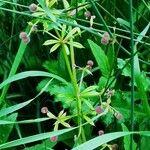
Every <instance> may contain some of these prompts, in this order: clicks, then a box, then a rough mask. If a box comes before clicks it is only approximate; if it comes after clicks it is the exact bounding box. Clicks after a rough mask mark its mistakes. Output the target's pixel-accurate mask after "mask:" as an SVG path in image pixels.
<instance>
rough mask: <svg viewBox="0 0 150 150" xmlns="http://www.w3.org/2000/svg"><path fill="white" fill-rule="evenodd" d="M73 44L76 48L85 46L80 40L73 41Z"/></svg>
mask: <svg viewBox="0 0 150 150" xmlns="http://www.w3.org/2000/svg"><path fill="white" fill-rule="evenodd" d="M72 45H73V46H74V47H76V48H84V46H83V45H82V44H80V43H79V42H73V43H72Z"/></svg>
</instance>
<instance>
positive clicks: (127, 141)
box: [121, 123, 137, 150]
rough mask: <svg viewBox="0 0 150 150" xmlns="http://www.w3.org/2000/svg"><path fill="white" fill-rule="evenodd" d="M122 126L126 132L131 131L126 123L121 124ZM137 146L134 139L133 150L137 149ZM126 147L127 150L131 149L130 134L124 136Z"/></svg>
mask: <svg viewBox="0 0 150 150" xmlns="http://www.w3.org/2000/svg"><path fill="white" fill-rule="evenodd" d="M121 126H122V130H123V131H124V132H129V130H128V128H127V127H126V126H125V124H123V123H122V124H121ZM136 147H137V144H136V143H135V142H134V140H133V150H135V149H136ZM124 148H125V150H129V149H130V136H125V137H124Z"/></svg>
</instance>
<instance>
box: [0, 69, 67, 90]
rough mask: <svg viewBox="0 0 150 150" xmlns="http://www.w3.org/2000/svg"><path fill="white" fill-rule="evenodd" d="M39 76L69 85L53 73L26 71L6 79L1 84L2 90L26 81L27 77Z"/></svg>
mask: <svg viewBox="0 0 150 150" xmlns="http://www.w3.org/2000/svg"><path fill="white" fill-rule="evenodd" d="M38 76H41V77H51V78H55V79H57V80H59V81H61V82H63V83H66V84H67V82H66V81H65V80H64V79H63V78H61V77H59V76H58V75H55V74H52V73H48V72H44V71H25V72H21V73H18V74H16V75H14V76H12V77H9V78H8V79H6V80H5V81H4V82H2V83H1V84H0V89H1V88H3V87H4V86H5V85H7V84H9V83H11V82H14V81H17V80H20V79H24V78H27V77H38Z"/></svg>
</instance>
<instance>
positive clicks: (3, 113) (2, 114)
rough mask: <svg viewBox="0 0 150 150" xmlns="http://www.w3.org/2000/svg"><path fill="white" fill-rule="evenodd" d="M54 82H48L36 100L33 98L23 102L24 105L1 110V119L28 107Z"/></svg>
mask: <svg viewBox="0 0 150 150" xmlns="http://www.w3.org/2000/svg"><path fill="white" fill-rule="evenodd" d="M52 80H53V79H51V80H49V81H48V82H47V84H46V85H45V86H44V87H43V88H42V89H41V91H40V92H39V93H38V94H37V95H36V96H35V97H34V98H32V99H30V100H28V101H26V102H23V103H20V104H16V105H14V106H10V107H8V108H4V109H1V110H0V117H1V116H5V115H7V114H9V113H12V112H14V111H16V110H18V109H21V108H23V107H25V106H27V105H28V104H29V103H31V102H32V101H33V100H34V99H36V98H37V97H39V96H40V95H41V94H42V93H43V92H44V91H45V90H46V88H47V87H48V85H49V84H50V83H51V81H52Z"/></svg>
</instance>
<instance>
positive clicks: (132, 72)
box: [129, 0, 135, 150]
mask: <svg viewBox="0 0 150 150" xmlns="http://www.w3.org/2000/svg"><path fill="white" fill-rule="evenodd" d="M132 3H133V2H132V0H129V12H130V32H131V33H130V34H131V35H130V36H131V43H130V44H131V55H130V58H131V62H130V63H131V131H134V80H135V79H134V41H133V39H134V35H133V4H132ZM130 150H133V135H132V134H131V136H130Z"/></svg>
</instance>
